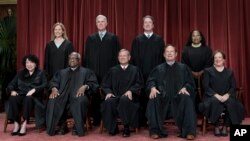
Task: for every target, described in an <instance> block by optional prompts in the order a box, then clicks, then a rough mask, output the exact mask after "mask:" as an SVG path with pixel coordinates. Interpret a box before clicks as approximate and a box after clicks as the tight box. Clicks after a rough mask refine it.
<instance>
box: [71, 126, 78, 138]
mask: <svg viewBox="0 0 250 141" xmlns="http://www.w3.org/2000/svg"><path fill="white" fill-rule="evenodd" d="M72 135H73V136H76V135H78V133H77V130H76V126H75V125H74V126H73V128H72Z"/></svg>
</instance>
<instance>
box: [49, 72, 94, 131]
mask: <svg viewBox="0 0 250 141" xmlns="http://www.w3.org/2000/svg"><path fill="white" fill-rule="evenodd" d="M82 85H88V86H89V90H87V92H85V95H84V96H80V97H76V94H77V90H78V89H79V88H80V87H81V86H82ZM49 87H50V89H52V88H53V87H56V88H57V89H58V90H59V94H60V95H59V96H58V97H56V98H55V99H49V101H48V106H47V116H46V117H47V118H46V119H47V121H46V122H47V133H48V134H49V135H54V134H55V128H56V126H57V124H58V122H59V120H60V118H61V116H62V115H63V111H64V110H65V109H67V105H69V110H70V112H71V114H72V116H73V118H74V121H75V126H76V130H77V133H78V135H80V136H81V135H84V129H83V125H84V122H85V120H86V112H87V107H88V98H87V95H88V94H90V93H91V92H92V91H96V90H97V88H98V82H97V79H96V76H95V74H94V72H92V71H91V70H89V69H86V68H83V67H78V68H77V69H76V70H74V71H73V70H71V68H66V69H63V70H60V71H59V72H57V73H56V74H55V75H54V77H53V79H52V80H51V82H50V86H49Z"/></svg>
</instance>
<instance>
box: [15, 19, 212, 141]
mask: <svg viewBox="0 0 250 141" xmlns="http://www.w3.org/2000/svg"><path fill="white" fill-rule="evenodd" d="M96 25H97V28H98V30H99V32H98V33H94V34H93V35H91V36H89V37H88V39H87V41H86V46H85V52H84V54H85V55H84V60H83V64H84V66H85V67H87V68H89V69H91V70H93V71H94V74H95V75H96V76H97V80H98V83H97V85H98V84H101V81H102V80H103V79H105V78H104V76H105V74H107V72H108V70H109V68H111V67H112V66H115V65H116V64H117V61H116V60H117V54H118V51H119V49H120V45H119V41H118V38H117V37H116V36H115V35H114V34H112V33H109V32H107V31H106V26H107V18H106V17H105V16H103V15H99V16H97V18H96ZM153 27H154V24H153V18H152V17H151V16H146V17H144V18H143V28H144V34H142V35H139V36H138V37H136V39H135V40H134V41H133V43H132V52H131V53H132V63H133V64H134V65H135V66H138V67H139V69H140V71H141V72H142V75H143V78H144V79H142V80H144V84H146V80H148V83H147V85H146V87H145V91H144V90H142V91H141V92H142V96H140V97H139V99H137V98H133V99H137V100H139V101H140V105H142V106H141V107H142V111H143V110H144V112H142V114H139V115H142V117H143V115H144V113H145V112H146V109H147V112H146V115H147V119H148V121H149V129H150V135H151V137H152V138H159V137H166V136H167V132H166V131H165V130H163V128H162V125H161V123H162V121H163V119H165V118H166V117H174V118H175V119H176V121H177V125H178V127H179V128H180V129H181V137H186V138H188V139H194V136H195V134H196V132H195V129H196V128H195V127H196V122H191V123H189V124H191V125H192V126H188V127H190V129H187V128H185V126H187V125H185V124H186V123H185V122H184V123H182V125H180V124H178V121H179V123H180V121H183V120H184V119H178V117H180V116H181V114H183V113H185V112H179V113H178V111H182V110H186V109H183V105H182V106H179V107H178V108H180V109H178V110H176V107H175V106H176V105H174V103H175V104H177V105H178V102H177V103H176V101H172V99H173V97H174V95H175V94H176V93H180V94H184V95H190V96H191V95H192V98H191V99H192V100H194V99H195V98H194V96H195V92H192V91H191V90H192V89H194V88H195V85H193V86H192V79H191V80H190V81H189V82H190V84H189V83H188V82H187V80H185V79H183V78H189V77H190V76H192V75H186V74H188V73H189V69H191V70H192V73H193V76H194V77H195V78H196V77H197V75H200V74H202V73H203V70H204V68H206V67H209V66H211V65H212V51H211V49H210V48H208V47H207V46H206V44H205V42H202V41H205V38H204V37H203V35H202V34H201V33H200V32H199V31H197V30H195V31H193V32H192V33H191V34H190V39H192V40H191V41H192V42H191V43H190V44H187V47H185V48H184V50H183V53H182V62H184V63H185V64H187V65H188V67H186V66H185V65H184V66H183V65H182V64H179V63H175V57H176V55H177V54H176V49H175V48H174V47H173V46H170V47H168V46H167V47H166V48H165V49H164V41H163V39H162V38H161V37H160V36H159V35H157V34H155V33H153ZM53 32H54V34H53V35H52V39H53V40H52V41H51V42H49V43H48V44H47V47H46V51H45V52H46V53H45V54H46V55H45V59H46V60H45V70H46V72H47V73H48V74H49V76H51V77H52V76H53V75H54V74H55V73H56V71H58V70H60V69H62V68H66V67H67V66H68V61H67V60H68V55H69V54H70V53H71V52H73V50H74V48H73V46H72V44H71V43H70V41H68V40H67V35H66V30H65V28H64V26H63V25H62V24H61V23H57V24H55V26H54V28H53ZM169 50H170V51H169ZM125 52H126V51H125ZM163 52H164V57H165V59H166V61H167V64H168V65H166V63H164V65H160V66H158V67H157V68H155V67H156V66H157V65H159V64H161V63H163V62H164V58H163V57H162V54H163ZM56 55H58V56H59V60H54V59H53V58H54V57H55V56H56ZM194 56H196V57H197V58H199V59H195V58H196V57H194ZM168 57H170V59H171V57H172V59H173V60H168V59H169V58H168ZM76 58H78V59H79V57H76ZM118 60H119V57H118ZM129 60H130V58H129ZM197 60H200V61H198V62H197ZM53 61H54V62H53ZM73 62H74V61H73ZM119 62H120V60H119ZM168 62H170V64H171V65H170V66H171V67H170V68H168V67H169V63H168ZM120 63H121V62H120ZM209 63H210V64H209ZM173 64H175V65H174V66H175V67H173V68H175V69H176V70H178V71H179V72H178V71H176V70H175V69H173V70H175V71H176V72H178V73H174V72H173V70H172V71H171V68H172V65H173ZM36 65H37V64H36ZM69 65H70V61H69ZM166 67H167V68H166ZM153 68H155V69H154V70H153ZM163 68H164V69H166V70H167V71H166V72H165V70H164V69H163ZM111 70H112V69H111ZM113 70H116V69H113ZM152 70H153V71H152ZM162 70H164V71H163V72H162ZM151 71H152V72H151ZM150 72H151V74H150ZM171 73H172V75H169V74H171ZM90 74H91V73H90ZM108 74H109V73H108ZM108 74H107V75H108ZM149 74H150V76H149ZM159 74H163V76H164V81H163V79H162V77H163V76H161V75H159ZM83 75H86V74H85V73H84V74H83ZM62 76H64V75H63V74H61V76H60V75H59V76H57V75H55V76H54V77H55V78H54V79H53V80H57V81H59V80H60V81H61V79H62V78H60V77H62ZM118 76H120V73H119V75H118ZM124 76H126V75H124ZM185 76H187V77H185ZM57 77H58V78H57ZM106 77H107V76H106ZM116 77H117V76H116ZM165 77H166V78H165ZM171 77H172V78H171ZM176 78H180V79H176ZM67 79H68V78H67ZM136 80H138V79H136ZM139 80H140V79H139ZM165 80H169V81H165ZM174 80H179V81H174ZM158 81H159V82H158ZM182 81H183V82H182ZM51 82H53V81H51ZM65 82H67V81H65ZM169 82H174V83H169ZM67 83H69V82H67ZM111 83H112V84H113V83H114V82H111ZM117 83H118V82H116V83H115V84H116V85H117ZM121 83H122V84H127V83H124V82H121ZM84 84H85V83H84ZM104 84H105V83H103V86H102V87H103V89H104V92H105V94H106V99H109V98H111V97H112V96H110V95H109V96H108V94H110V93H109V92H110V91H109V90H107V88H106V89H105V85H104ZM159 84H162V85H159ZM68 85H69V84H68ZM71 85H72V86H73V84H71ZM109 85H111V84H109ZM170 85H171V86H172V85H173V87H170ZM185 85H187V86H185ZM190 85H191V86H190ZM90 86H93V87H90ZM117 87H119V86H117ZM209 87H210V84H209ZM95 88H96V85H93V84H89V85H86V86H85V85H84V86H83V87H82V88H81V89H78V88H77V87H75V88H73V87H72V88H71V90H73V89H74V91H73V92H75V93H76V92H77V93H79V96H81V94H82V93H84V92H85V90H86V89H90V90H95ZM139 88H140V87H139ZM149 88H150V89H149ZM166 88H170V89H171V88H172V90H171V92H167V95H171V96H170V97H171V98H170V99H169V100H167V101H168V102H167V104H166V103H165V102H166V101H164V104H163V105H168V104H170V105H173V106H165V107H164V108H163V107H160V109H162V110H164V111H163V113H164V115H161V114H159V113H161V112H159V111H154V108H152V107H154V106H156V107H157V106H161V105H162V102H163V101H162V100H158V99H160V98H159V97H163V98H166V91H167V90H166ZM173 88H174V89H173ZM51 89H52V88H51ZM105 90H106V91H105ZM33 91H34V90H33ZM146 91H147V92H148V94H149V95H148V96H146ZM58 92H60V93H61V92H62V91H60V90H58V89H56V90H55V89H54V90H52V93H51V95H50V99H54V98H55V97H56V96H57V95H58ZM92 92H94V91H92ZM133 92H135V91H133ZM32 93H35V92H32ZM123 93H124V90H120V89H118V92H117V93H115V92H114V94H113V95H114V96H115V95H116V94H118V95H122V94H123ZM128 93H130V92H128ZM168 93H170V94H168ZM125 94H126V95H127V97H128V98H129V96H128V95H130V94H127V92H126V93H125ZM159 94H160V95H159ZM210 95H211V94H210ZM97 96H99V94H96V96H95V95H94V96H93V98H94V99H95V98H96V99H95V100H93V99H92V100H93V101H94V102H96V104H94V105H96V107H95V108H94V109H92V111H94V113H93V117H94V121H95V122H96V124H98V122H99V121H100V118H101V115H100V113H99V111H100V107H99V106H100V103H101V100H100V98H98V97H97ZM184 97H185V96H184ZM148 99H149V100H148ZM182 99H184V101H185V102H184V103H189V102H192V101H191V99H190V98H187V99H188V100H185V99H186V98H182ZM51 101H53V100H50V101H49V103H52V104H48V105H49V106H50V107H51V106H52V107H51V109H53V107H56V106H61V105H56V104H55V102H51ZM62 101H64V102H66V103H67V102H70V101H67V100H66V101H65V99H62ZM83 101H86V99H85V100H83V99H82V100H81V101H80V103H82V102H83ZM112 101H113V102H114V103H117V100H114V99H113V97H112ZM118 101H119V100H118ZM83 103H85V104H86V102H83ZM147 103H148V104H147ZM189 104H190V103H189ZM189 104H188V105H189ZM147 105H148V108H146V107H147ZM149 105H151V106H149ZM152 105H153V106H152ZM184 105H185V104H184ZM191 105H192V104H191ZM102 107H105V106H102ZM118 107H120V106H118ZM143 107H144V108H143ZM169 107H171V108H170V109H171V110H168V109H169ZM181 107H182V108H181ZM184 107H186V106H184ZM188 107H189V108H190V109H191V110H190V109H189V110H186V111H188V112H189V113H190V111H194V113H193V114H191V117H193V116H195V110H193V109H192V108H193V107H192V106H188ZM58 108H59V107H58ZM72 109H75V108H74V107H72ZM155 109H157V108H155ZM187 109H188V108H187ZM78 110H79V112H81V110H83V111H85V110H84V109H78ZM63 111H64V110H62V113H61V114H57V113H54V112H53V111H52V113H50V114H48V113H47V115H49V116H50V118H51V121H53V120H54V119H53V118H54V116H56V117H57V119H56V120H57V122H54V121H53V123H52V122H51V123H50V124H47V128H48V125H51V126H53V125H54V124H57V123H59V121H60V120H61V121H62V122H61V124H62V125H64V126H62V125H60V129H59V131H60V132H64V131H63V130H64V129H65V124H64V121H65V119H61V117H59V116H58V115H63V113H64V112H63ZM102 111H103V109H102ZM111 111H112V110H111ZM71 112H73V111H71ZM176 112H177V113H176ZM105 113H107V112H105ZM152 113H154V114H152ZM191 113H192V112H191ZM72 114H73V113H72ZM53 115H54V116H53ZM76 115H77V114H76ZM149 115H151V116H149ZM176 115H178V116H176ZM189 115H190V114H189ZM73 116H74V115H73ZM106 117H107V116H106ZM186 117H187V118H188V117H190V116H186ZM191 117H190V118H191ZM25 119H28V118H26V117H25ZM47 119H49V117H47ZM77 119H79V123H81V122H82V121H81V119H84V118H81V116H79V118H77ZM108 119H110V118H108ZM193 119H196V118H193ZM103 120H104V125H105V124H106V125H105V126H106V127H107V128H108V129H110V130H109V132H110V134H111V135H114V134H115V133H116V126H114V122H112V121H113V120H107V121H106V122H105V119H103ZM158 120H160V121H158ZM38 121H39V120H38ZM144 121H146V118H145V120H144ZM156 121H158V122H156ZM191 121H192V120H191ZM41 122H42V121H41ZM48 122H49V121H47V123H48ZM107 123H109V124H108V125H107ZM156 123H158V124H156ZM142 124H143V123H142ZM15 125H16V126H15V128H14V130H13V133H14V134H17V132H19V131H18V130H19V129H21V130H20V133H21V134H23V133H26V129H25V128H26V123H25V122H24V123H23V124H22V128H20V127H19V124H16V123H15ZM77 125H82V124H77ZM111 125H113V126H111ZM194 125H195V127H194ZM109 126H110V127H109ZM124 126H126V127H124V129H128V126H129V125H128V124H125V125H124ZM24 127H25V128H24ZM52 128H53V129H51V128H48V129H50V130H48V129H47V132H48V133H49V134H51V135H53V134H54V133H55V129H54V128H55V126H53V127H52ZM75 128H76V130H75V131H77V134H78V135H83V134H84V130H83V129H82V128H81V127H80V126H78V127H77V126H76V127H75ZM128 135H129V131H128V130H127V131H125V130H124V136H128Z"/></svg>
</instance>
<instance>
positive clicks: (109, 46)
mask: <svg viewBox="0 0 250 141" xmlns="http://www.w3.org/2000/svg"><path fill="white" fill-rule="evenodd" d="M119 50H120V43H119V41H118V37H117V36H116V35H114V34H113V33H110V32H106V34H105V35H104V37H103V38H102V40H101V39H100V37H99V34H98V32H96V33H94V34H92V35H90V36H89V37H88V38H87V40H86V45H85V50H84V58H83V59H84V60H83V61H82V62H83V66H84V67H86V68H89V69H91V70H93V71H94V72H95V74H96V76H97V79H98V82H99V83H100V82H101V80H102V78H103V77H104V75H105V74H106V73H107V72H108V70H109V69H110V68H111V67H113V66H115V65H116V64H117V63H118V60H117V56H118V52H119Z"/></svg>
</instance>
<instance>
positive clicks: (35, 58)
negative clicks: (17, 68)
mask: <svg viewBox="0 0 250 141" xmlns="http://www.w3.org/2000/svg"><path fill="white" fill-rule="evenodd" d="M26 60H29V61H31V62H33V63H35V64H36V67H38V66H39V59H38V57H37V56H36V55H34V54H29V55H26V56H24V57H23V60H22V64H23V66H24V67H25V64H26Z"/></svg>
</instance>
